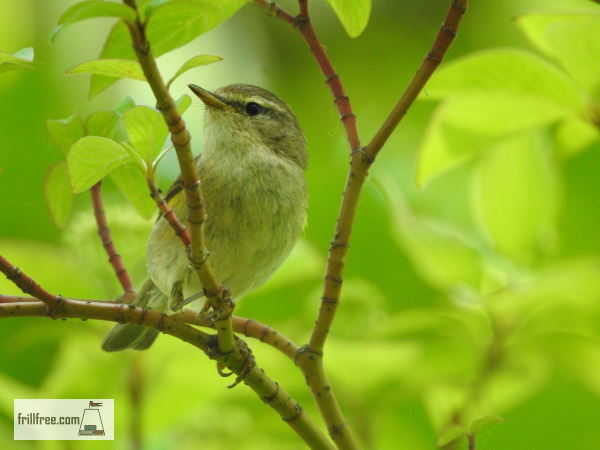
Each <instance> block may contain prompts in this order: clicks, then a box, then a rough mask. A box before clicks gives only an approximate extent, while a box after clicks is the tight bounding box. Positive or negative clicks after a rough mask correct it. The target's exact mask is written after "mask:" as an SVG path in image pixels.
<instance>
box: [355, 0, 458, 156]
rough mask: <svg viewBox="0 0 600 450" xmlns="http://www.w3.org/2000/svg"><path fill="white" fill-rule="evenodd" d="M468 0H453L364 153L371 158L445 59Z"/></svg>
mask: <svg viewBox="0 0 600 450" xmlns="http://www.w3.org/2000/svg"><path fill="white" fill-rule="evenodd" d="M467 4H468V0H453V1H452V3H451V5H450V8H449V9H448V13H447V14H446V18H445V20H444V23H443V24H442V26H441V28H440V31H439V32H438V34H437V37H436V39H435V41H434V42H433V45H432V46H431V50H430V51H429V53H427V55H426V56H425V59H424V60H423V62H422V63H421V66H420V67H419V69H418V70H417V72H416V73H415V75H414V77H413V79H412V80H411V81H410V83H409V85H408V86H407V87H406V89H405V90H404V93H403V94H402V96H401V97H400V99H399V100H398V103H396V106H394V109H393V110H392V112H390V114H389V115H388V117H387V118H386V119H385V122H384V123H383V125H382V126H381V128H380V129H379V131H377V133H376V134H375V136H374V137H373V139H372V140H371V142H370V143H369V145H368V146H367V148H366V150H365V155H366V156H367V158H368V159H369V160H371V162H372V160H374V159H375V157H376V156H377V154H378V153H379V151H380V150H381V148H382V147H383V145H384V144H385V142H386V141H387V140H388V138H389V137H390V135H391V134H392V132H393V131H394V130H395V129H396V127H397V126H398V123H400V120H402V118H403V117H404V116H405V115H406V112H407V111H408V109H409V108H410V106H411V105H412V104H413V103H414V101H415V99H416V98H417V96H418V95H419V93H420V92H421V91H422V90H423V87H424V86H425V84H426V83H427V81H428V80H429V78H430V77H431V75H432V74H433V72H434V71H435V69H437V67H438V66H439V65H440V63H441V62H442V59H444V56H445V55H446V52H447V51H448V48H449V47H450V44H452V41H453V40H454V38H455V36H456V33H457V31H458V25H459V24H460V20H461V19H462V17H463V15H464V14H465V11H466V10H467Z"/></svg>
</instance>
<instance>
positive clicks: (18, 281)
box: [0, 255, 64, 316]
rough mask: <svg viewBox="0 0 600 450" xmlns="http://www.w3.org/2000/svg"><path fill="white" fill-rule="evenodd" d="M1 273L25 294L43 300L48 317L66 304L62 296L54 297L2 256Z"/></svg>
mask: <svg viewBox="0 0 600 450" xmlns="http://www.w3.org/2000/svg"><path fill="white" fill-rule="evenodd" d="M0 272H2V273H3V274H4V275H6V278H8V279H9V280H10V281H12V282H13V283H14V284H15V285H16V286H17V287H18V288H19V289H21V290H22V291H23V292H25V293H26V294H29V295H31V296H33V297H35V298H37V299H39V300H41V301H42V302H43V303H44V305H46V315H48V316H52V314H53V313H54V312H55V310H56V309H58V308H59V307H60V305H61V304H62V303H63V302H64V299H63V298H62V297H61V296H60V295H52V294H51V293H49V292H48V291H46V290H45V289H44V288H42V287H41V286H40V285H39V284H37V283H36V282H35V281H33V279H32V278H30V277H29V276H27V275H26V274H24V273H23V272H21V269H19V268H18V267H16V266H13V265H12V264H11V263H10V262H8V261H7V260H6V259H5V258H4V257H3V256H2V255H0Z"/></svg>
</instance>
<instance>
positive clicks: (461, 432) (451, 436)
mask: <svg viewBox="0 0 600 450" xmlns="http://www.w3.org/2000/svg"><path fill="white" fill-rule="evenodd" d="M466 435H467V430H466V428H465V427H463V426H462V425H450V426H449V427H447V428H446V429H445V430H444V431H442V433H440V435H439V436H438V438H437V441H436V445H437V446H438V447H444V446H445V445H448V444H450V443H451V442H454V441H456V440H458V439H462V438H464V437H465V436H466Z"/></svg>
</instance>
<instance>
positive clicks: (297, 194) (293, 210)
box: [102, 84, 308, 351]
mask: <svg viewBox="0 0 600 450" xmlns="http://www.w3.org/2000/svg"><path fill="white" fill-rule="evenodd" d="M190 88H191V89H192V90H193V91H194V93H196V95H198V97H200V99H201V100H203V101H204V103H205V104H206V106H207V110H206V116H205V123H204V136H203V138H204V145H203V152H202V154H201V155H200V156H198V157H196V159H195V162H196V167H197V170H198V172H199V175H200V179H201V180H202V189H203V194H204V201H205V207H206V212H207V219H206V223H205V229H204V233H205V237H206V246H207V248H208V250H209V252H210V263H211V264H212V266H213V268H214V271H215V273H216V275H217V277H218V279H219V280H220V281H221V283H222V284H223V285H224V286H226V287H227V288H228V289H229V290H230V291H231V293H232V294H233V296H234V298H236V299H239V298H240V297H242V296H243V295H244V294H246V293H247V292H249V291H251V290H253V289H255V288H257V287H258V286H260V285H261V284H262V283H264V282H265V281H266V280H267V279H268V278H269V276H271V274H272V273H273V272H274V271H275V270H276V269H277V267H279V265H280V264H281V263H282V262H283V261H284V260H285V259H286V257H287V256H288V255H289V253H290V251H291V250H292V248H293V247H294V245H295V243H296V241H297V240H298V238H299V236H300V233H301V231H302V228H303V225H304V220H305V216H306V203H307V189H306V183H305V179H304V171H305V169H306V166H307V161H308V154H307V152H306V146H305V140H304V136H303V134H302V130H301V129H300V126H299V125H298V122H297V120H296V118H295V116H294V114H293V113H292V111H291V110H290V109H289V107H288V106H287V105H286V104H285V103H284V102H283V101H282V100H281V99H279V98H278V97H277V96H276V95H275V94H273V93H271V92H269V91H267V90H265V89H262V88H260V87H257V86H250V85H245V84H233V85H229V86H225V87H222V88H220V89H217V90H216V91H215V92H214V93H210V92H208V91H204V90H203V89H201V88H199V87H197V86H193V85H191V86H190ZM166 197H167V201H168V202H169V205H170V206H171V208H172V209H173V211H174V212H175V214H176V215H177V217H178V218H179V219H180V220H181V221H182V222H183V223H185V222H186V219H187V207H186V203H185V198H184V195H183V192H182V189H181V182H180V180H179V179H178V180H176V181H175V183H174V184H173V186H172V187H171V189H170V190H169V192H168V193H167V196H166ZM147 256H148V273H149V275H150V279H149V280H148V281H147V282H146V284H145V285H144V287H143V288H142V289H141V290H140V292H139V293H138V295H137V297H136V299H135V304H136V305H140V306H144V307H148V308H152V309H155V310H159V311H162V312H167V311H168V310H169V309H172V310H176V309H179V308H180V307H181V306H182V305H183V304H184V303H185V299H188V298H189V297H192V296H196V297H197V294H198V293H200V292H201V291H202V287H201V286H200V285H199V283H198V279H197V277H196V275H195V273H194V272H193V271H192V270H190V268H189V261H188V258H187V255H186V253H185V250H184V246H183V244H182V243H181V241H180V240H179V238H178V236H177V235H175V233H174V232H173V230H172V228H171V227H170V225H169V224H168V223H167V221H166V220H165V219H164V218H163V217H159V219H158V221H157V222H156V224H155V225H154V227H153V229H152V232H151V234H150V238H149V240H148V255H147ZM157 334H158V332H157V330H154V329H151V328H147V327H142V326H140V325H134V324H118V325H116V326H115V327H114V328H113V329H112V330H111V331H110V333H109V334H108V335H107V337H106V338H105V340H104V342H103V344H102V348H103V349H104V350H106V351H117V350H122V349H125V348H135V349H138V350H143V349H145V348H148V347H149V346H150V345H151V344H152V342H153V341H154V339H155V338H156V336H157Z"/></svg>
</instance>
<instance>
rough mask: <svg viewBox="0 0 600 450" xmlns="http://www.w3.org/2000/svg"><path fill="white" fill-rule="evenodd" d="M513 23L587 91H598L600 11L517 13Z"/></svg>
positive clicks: (599, 83) (599, 87) (599, 86)
mask: <svg viewBox="0 0 600 450" xmlns="http://www.w3.org/2000/svg"><path fill="white" fill-rule="evenodd" d="M517 23H518V25H519V26H520V27H521V30H522V31H523V32H524V33H525V35H526V36H527V38H528V39H529V40H530V41H531V42H532V43H533V44H534V45H535V46H536V47H538V48H539V49H540V50H541V51H543V52H544V53H546V54H547V55H550V56H552V57H553V58H555V59H556V60H558V61H559V62H560V63H561V64H562V66H563V67H564V68H565V69H566V70H567V71H568V72H569V73H571V75H573V77H574V78H575V79H576V80H577V81H578V82H579V83H581V85H582V86H583V87H584V88H585V89H586V90H587V91H588V93H590V94H592V93H594V94H596V95H598V94H600V92H599V91H598V89H600V65H599V64H598V61H600V14H598V13H596V14H593V13H587V14H584V13H567V14H527V15H523V16H520V17H518V18H517ZM596 99H597V100H598V99H600V97H597V98H596Z"/></svg>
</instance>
